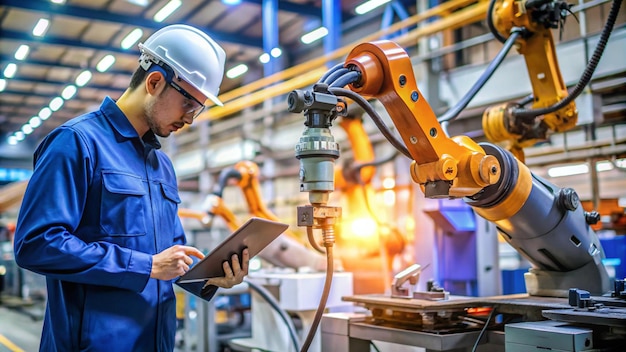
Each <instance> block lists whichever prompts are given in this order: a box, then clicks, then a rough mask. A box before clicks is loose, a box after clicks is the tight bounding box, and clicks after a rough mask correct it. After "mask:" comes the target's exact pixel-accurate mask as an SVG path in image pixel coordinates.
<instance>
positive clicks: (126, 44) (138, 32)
mask: <svg viewBox="0 0 626 352" xmlns="http://www.w3.org/2000/svg"><path fill="white" fill-rule="evenodd" d="M142 36H143V30H142V29H141V28H135V29H133V30H132V31H130V33H128V34H127V35H126V37H124V39H122V43H121V44H120V46H121V47H122V49H124V50H126V49H128V48H130V47H131V46H133V45H135V43H137V41H138V40H139V39H141V37H142Z"/></svg>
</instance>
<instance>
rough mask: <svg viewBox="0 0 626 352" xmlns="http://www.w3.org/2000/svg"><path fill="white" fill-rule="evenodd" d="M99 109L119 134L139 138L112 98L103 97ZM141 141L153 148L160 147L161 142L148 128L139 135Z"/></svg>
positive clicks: (129, 137)
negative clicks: (144, 132)
mask: <svg viewBox="0 0 626 352" xmlns="http://www.w3.org/2000/svg"><path fill="white" fill-rule="evenodd" d="M100 111H102V113H103V114H104V116H106V118H107V119H108V120H109V122H110V123H111V125H112V126H113V128H115V130H116V131H117V133H119V134H120V135H121V136H123V137H125V138H128V139H131V138H139V135H138V134H137V130H135V128H134V127H133V125H132V124H131V123H130V121H128V117H126V115H125V114H124V112H123V111H122V110H121V109H120V107H119V106H117V104H116V103H115V101H114V100H113V99H111V98H110V97H105V98H104V100H103V101H102V104H101V105H100ZM141 141H142V142H143V143H145V144H148V145H149V146H151V147H153V148H155V149H159V148H161V143H159V141H158V139H157V138H156V136H155V135H154V133H153V132H152V131H150V130H148V132H146V134H144V135H143V136H142V137H141Z"/></svg>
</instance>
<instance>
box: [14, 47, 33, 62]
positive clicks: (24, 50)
mask: <svg viewBox="0 0 626 352" xmlns="http://www.w3.org/2000/svg"><path fill="white" fill-rule="evenodd" d="M29 51H30V47H29V46H28V45H26V44H22V45H20V47H19V48H17V50H15V60H24V59H25V58H26V56H28V52H29Z"/></svg>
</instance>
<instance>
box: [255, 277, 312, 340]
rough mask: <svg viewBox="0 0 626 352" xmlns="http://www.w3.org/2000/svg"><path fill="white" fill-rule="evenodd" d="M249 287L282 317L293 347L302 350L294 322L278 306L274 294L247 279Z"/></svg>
mask: <svg viewBox="0 0 626 352" xmlns="http://www.w3.org/2000/svg"><path fill="white" fill-rule="evenodd" d="M245 281H246V283H247V284H248V287H250V288H251V289H253V290H254V291H255V292H256V293H258V294H259V295H260V296H261V297H262V298H263V299H265V301H267V303H269V305H270V306H271V307H272V308H273V309H274V310H275V311H276V313H278V315H280V318H281V319H282V320H283V321H284V322H285V325H287V329H288V330H289V337H290V338H291V342H292V343H293V347H294V348H295V350H296V351H297V350H298V349H299V348H300V342H299V341H298V333H297V332H296V327H295V326H294V325H293V321H291V318H290V317H289V315H288V314H287V312H285V311H284V310H283V309H282V308H280V305H279V304H278V301H276V299H275V298H274V296H272V294H271V293H270V292H269V291H268V290H267V289H266V288H265V287H263V286H261V285H257V284H256V283H254V282H252V281H250V280H249V279H245Z"/></svg>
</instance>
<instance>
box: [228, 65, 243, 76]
mask: <svg viewBox="0 0 626 352" xmlns="http://www.w3.org/2000/svg"><path fill="white" fill-rule="evenodd" d="M246 72H248V65H246V64H239V65H237V66H235V67H233V68H231V69H230V70H228V71H226V77H228V78H230V79H233V78H237V77H239V76H241V75H243V74H244V73H246Z"/></svg>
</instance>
